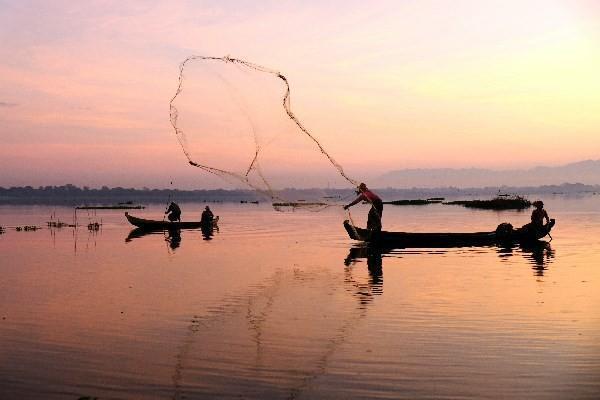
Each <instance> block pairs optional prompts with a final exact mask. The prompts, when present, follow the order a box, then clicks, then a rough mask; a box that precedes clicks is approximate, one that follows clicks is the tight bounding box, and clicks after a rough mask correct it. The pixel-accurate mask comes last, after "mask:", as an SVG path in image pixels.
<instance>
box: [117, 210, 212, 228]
mask: <svg viewBox="0 0 600 400" xmlns="http://www.w3.org/2000/svg"><path fill="white" fill-rule="evenodd" d="M125 218H127V221H129V223H130V224H131V225H134V226H137V227H138V228H142V229H146V230H160V229H197V228H202V227H207V226H206V224H205V223H203V222H200V221H188V222H171V221H158V220H153V219H144V218H138V217H134V216H133V215H129V213H125ZM217 222H219V217H218V216H216V217H215V218H214V219H213V221H212V227H214V226H216V225H217ZM207 228H210V227H207Z"/></svg>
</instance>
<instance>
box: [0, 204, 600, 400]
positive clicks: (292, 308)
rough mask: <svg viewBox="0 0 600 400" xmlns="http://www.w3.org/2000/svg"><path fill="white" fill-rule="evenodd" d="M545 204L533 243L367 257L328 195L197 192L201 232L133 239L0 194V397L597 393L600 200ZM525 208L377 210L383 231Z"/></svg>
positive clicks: (469, 220)
mask: <svg viewBox="0 0 600 400" xmlns="http://www.w3.org/2000/svg"><path fill="white" fill-rule="evenodd" d="M544 200H545V203H546V209H547V210H548V212H549V214H550V216H551V217H552V218H556V219H557V225H556V227H555V230H554V231H553V232H552V236H553V240H552V241H551V242H550V244H549V245H545V246H535V247H533V248H531V247H530V248H520V247H515V248H512V249H502V248H497V247H483V248H450V249H443V248H442V249H398V250H393V251H390V252H388V253H384V254H380V253H377V252H374V251H371V250H369V249H365V248H364V247H361V246H360V245H359V244H358V243H355V242H353V241H351V240H350V239H348V237H347V234H346V232H345V231H344V229H343V227H342V221H343V220H344V218H345V213H344V212H343V211H342V210H341V208H339V207H338V208H329V209H326V210H324V211H322V212H309V211H295V212H276V211H274V210H273V209H272V208H271V207H269V206H267V205H262V204H261V205H258V206H257V205H253V204H211V206H212V208H213V210H214V211H215V214H216V215H220V217H221V220H220V222H219V231H218V232H215V234H214V235H213V236H212V237H209V238H207V237H204V236H203V235H202V233H201V232H199V231H194V230H191V231H185V230H184V231H181V233H180V235H170V234H168V233H164V234H163V233H158V234H151V235H142V236H139V235H135V234H133V235H130V232H131V230H132V227H131V226H130V225H128V223H127V221H126V220H125V218H124V217H123V212H122V211H112V210H111V211H98V212H97V213H95V214H94V213H93V212H90V213H87V212H86V211H80V212H79V213H78V222H79V223H80V224H85V225H87V223H88V222H95V221H98V222H102V227H101V229H100V231H98V232H90V231H88V229H87V227H86V226H80V227H79V228H78V229H73V228H62V229H52V230H51V229H47V228H46V226H45V225H46V221H48V220H49V216H50V214H51V213H55V214H56V216H57V217H59V218H60V219H61V220H65V221H67V222H70V221H71V219H72V215H73V210H72V209H71V208H60V207H49V206H39V207H33V206H28V207H17V206H4V207H2V206H0V225H2V226H5V227H9V228H7V230H6V232H5V233H4V234H2V235H0V254H1V257H0V273H1V279H0V398H1V399H78V398H80V397H83V396H90V397H97V398H99V399H212V398H231V399H240V398H244V399H317V398H318V399H341V398H343V399H367V398H368V399H509V398H510V399H513V398H514V399H517V398H518V399H598V398H600V196H592V195H589V196H581V197H572V198H565V197H554V198H545V199H544ZM182 208H183V219H197V218H198V217H199V215H200V213H201V211H202V209H203V208H204V204H201V203H198V204H182ZM162 212H163V208H162V207H161V206H153V207H150V208H148V209H145V210H141V211H137V210H133V211H132V212H131V213H132V214H134V215H139V216H147V217H150V218H152V217H154V218H157V219H160V218H162V216H161V215H162ZM366 213H367V206H364V205H357V206H355V207H354V208H353V209H352V217H353V219H354V221H355V222H356V223H357V224H359V225H363V226H364V224H365V222H364V221H365V219H366ZM529 213H530V211H526V212H516V211H505V212H494V211H478V210H469V209H465V208H462V207H460V206H446V205H428V206H403V207H398V206H397V207H394V206H386V208H385V210H384V229H388V230H403V231H420V232H426V231H462V232H468V231H489V230H493V229H495V227H496V226H497V225H498V224H499V223H500V222H504V221H509V222H512V223H513V224H514V225H515V226H520V225H522V224H524V223H526V222H528V219H529ZM16 225H40V226H43V229H41V230H38V231H35V232H17V231H16V230H14V228H10V227H13V226H16ZM207 239H209V240H207ZM547 239H548V238H547Z"/></svg>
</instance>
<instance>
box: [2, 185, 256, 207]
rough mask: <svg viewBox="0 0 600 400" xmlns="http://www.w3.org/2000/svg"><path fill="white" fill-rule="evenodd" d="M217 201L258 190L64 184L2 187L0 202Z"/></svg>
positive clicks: (252, 196) (253, 196)
mask: <svg viewBox="0 0 600 400" xmlns="http://www.w3.org/2000/svg"><path fill="white" fill-rule="evenodd" d="M169 200H175V201H178V202H192V201H202V202H214V201H232V202H240V201H255V200H257V196H256V193H255V192H254V191H250V190H224V189H215V190H178V189H149V188H143V189H134V188H123V187H114V188H109V187H108V186H102V187H101V188H99V189H98V188H89V187H87V186H84V187H81V188H80V187H78V186H75V185H72V184H67V185H62V186H39V187H37V188H34V187H32V186H22V187H10V188H3V187H0V204H57V205H112V204H118V203H127V202H131V203H134V204H148V203H166V202H167V201H169Z"/></svg>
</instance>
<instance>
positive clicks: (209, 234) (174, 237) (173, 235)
mask: <svg viewBox="0 0 600 400" xmlns="http://www.w3.org/2000/svg"><path fill="white" fill-rule="evenodd" d="M191 231H195V230H191ZM215 231H217V232H218V231H219V228H218V227H202V228H201V229H200V233H201V234H202V239H203V240H212V238H213V236H214V234H215ZM151 235H161V236H162V237H163V238H164V240H165V241H166V242H167V243H168V245H169V247H170V248H171V250H176V249H178V248H179V247H180V246H181V229H178V228H173V229H166V230H148V229H143V228H135V229H132V230H131V232H129V234H128V235H127V237H126V238H125V242H126V243H129V242H131V241H132V240H134V239H139V238H142V237H144V236H151Z"/></svg>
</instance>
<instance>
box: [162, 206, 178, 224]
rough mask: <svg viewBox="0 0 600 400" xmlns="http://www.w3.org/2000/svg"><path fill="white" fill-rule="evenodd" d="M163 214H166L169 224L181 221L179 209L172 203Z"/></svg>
mask: <svg viewBox="0 0 600 400" xmlns="http://www.w3.org/2000/svg"><path fill="white" fill-rule="evenodd" d="M165 214H167V218H168V219H169V221H171V222H175V221H181V208H179V206H178V205H177V204H176V203H174V202H171V204H169V208H167V211H165Z"/></svg>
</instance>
